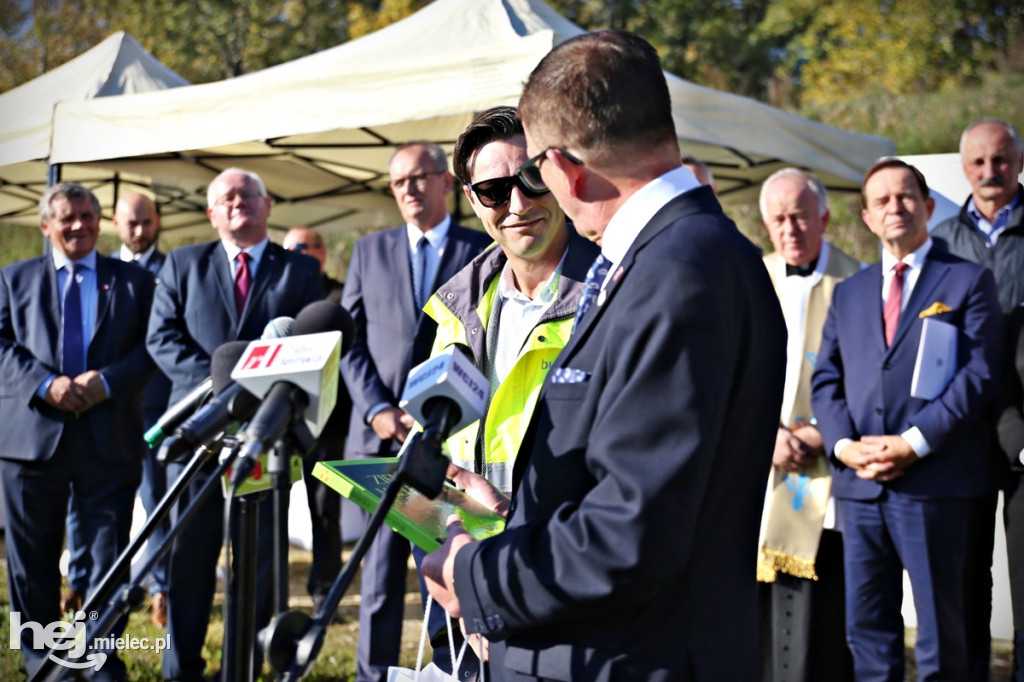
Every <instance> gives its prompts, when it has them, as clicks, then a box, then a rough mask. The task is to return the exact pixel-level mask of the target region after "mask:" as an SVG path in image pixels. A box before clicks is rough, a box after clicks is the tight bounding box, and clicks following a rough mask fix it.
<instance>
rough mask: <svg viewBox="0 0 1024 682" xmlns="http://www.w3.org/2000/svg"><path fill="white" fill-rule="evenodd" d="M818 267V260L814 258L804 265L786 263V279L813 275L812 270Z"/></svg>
mask: <svg viewBox="0 0 1024 682" xmlns="http://www.w3.org/2000/svg"><path fill="white" fill-rule="evenodd" d="M816 267H818V259H817V258H815V259H814V260H812V261H811V262H810V263H807V264H805V265H790V264H789V263H786V277H790V276H792V275H796V276H797V277H807V276H808V275H811V274H813V273H814V269H815V268H816Z"/></svg>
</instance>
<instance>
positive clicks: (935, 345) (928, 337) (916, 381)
mask: <svg viewBox="0 0 1024 682" xmlns="http://www.w3.org/2000/svg"><path fill="white" fill-rule="evenodd" d="M956 334H957V328H956V327H954V326H953V325H951V324H949V323H948V322H942V321H941V320H936V319H933V318H931V317H926V318H924V322H923V323H922V324H921V343H920V344H919V345H918V347H917V362H915V363H914V377H913V379H912V380H911V382H910V395H911V397H913V398H921V399H922V400H934V399H935V398H937V397H938V396H939V394H940V393H942V391H943V390H945V388H946V385H947V384H948V383H949V381H950V379H952V378H953V374H955V373H956Z"/></svg>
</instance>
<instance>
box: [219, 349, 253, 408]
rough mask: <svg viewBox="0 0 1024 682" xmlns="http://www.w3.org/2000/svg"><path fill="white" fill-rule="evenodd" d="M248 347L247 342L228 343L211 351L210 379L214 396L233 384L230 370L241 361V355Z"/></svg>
mask: <svg viewBox="0 0 1024 682" xmlns="http://www.w3.org/2000/svg"><path fill="white" fill-rule="evenodd" d="M248 347H249V342H248V341H228V342H227V343H225V344H223V345H221V346H220V347H218V348H217V350H215V351H213V357H212V358H211V359H210V378H211V379H213V394H214V395H218V394H219V393H220V392H221V391H223V390H224V389H225V388H227V387H228V386H230V385H231V384H232V383H233V382H232V380H231V370H233V369H234V368H235V365H237V364H238V361H239V360H241V359H242V354H243V353H245V349H246V348H248Z"/></svg>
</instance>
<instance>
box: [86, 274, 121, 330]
mask: <svg viewBox="0 0 1024 682" xmlns="http://www.w3.org/2000/svg"><path fill="white" fill-rule="evenodd" d="M116 279H117V278H116V275H115V274H114V268H113V267H111V263H110V261H109V259H107V258H104V257H102V256H100V257H98V258H97V259H96V321H95V323H94V324H93V327H92V337H91V339H90V341H91V340H92V339H95V338H96V337H97V336H98V335H99V330H100V326H101V325H102V324H103V320H104V319H105V318H106V315H107V312H108V311H109V310H110V299H111V298H113V296H114V285H115V283H116ZM89 347H90V348H92V344H91V343H90V344H89Z"/></svg>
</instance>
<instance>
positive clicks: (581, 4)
mask: <svg viewBox="0 0 1024 682" xmlns="http://www.w3.org/2000/svg"><path fill="white" fill-rule="evenodd" d="M550 4H551V5H552V6H553V7H555V8H556V9H558V10H559V11H560V12H562V13H563V14H565V15H566V16H567V17H568V18H569V19H571V20H572V21H574V22H576V23H577V24H579V25H580V26H582V27H583V28H586V29H588V30H598V29H604V28H613V29H626V30H629V31H633V32H635V33H638V34H639V35H642V36H644V37H645V38H646V39H647V40H649V41H650V42H651V44H652V45H654V46H655V47H656V48H657V49H658V53H659V55H660V56H661V59H662V62H663V63H664V65H665V68H666V69H667V70H668V71H670V72H672V73H674V74H676V75H677V76H681V77H683V78H687V79H689V80H692V81H694V82H696V83H700V84H702V85H707V86H709V87H714V88H719V89H722V90H728V91H730V92H735V93H739V94H745V95H749V96H752V97H763V96H764V95H765V92H766V88H767V84H768V80H769V78H770V76H771V74H772V66H771V64H770V61H769V49H770V46H769V45H768V44H767V43H763V42H762V43H759V42H757V41H756V40H755V35H756V29H757V27H758V25H759V24H760V22H761V21H762V19H763V18H764V15H765V12H766V10H767V8H768V6H769V4H770V0H648V1H647V2H636V1H633V2H631V1H629V0H550Z"/></svg>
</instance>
